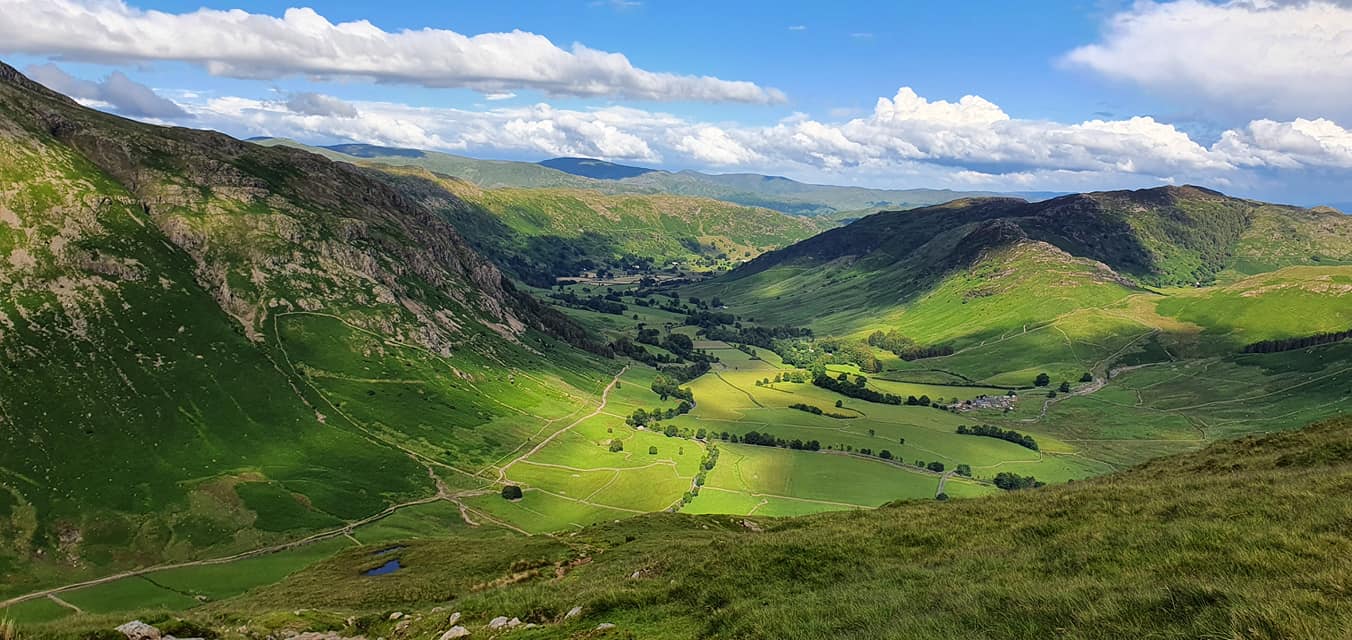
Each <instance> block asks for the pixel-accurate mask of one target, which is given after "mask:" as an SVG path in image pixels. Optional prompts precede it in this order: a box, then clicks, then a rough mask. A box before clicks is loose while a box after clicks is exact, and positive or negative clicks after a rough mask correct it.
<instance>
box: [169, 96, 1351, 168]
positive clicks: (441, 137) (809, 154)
mask: <svg viewBox="0 0 1352 640" xmlns="http://www.w3.org/2000/svg"><path fill="white" fill-rule="evenodd" d="M175 95H178V96H180V97H181V96H185V95H188V94H187V93H186V92H184V93H177V94H175ZM320 98H322V99H320V100H319V101H318V103H317V104H319V105H320V106H319V107H314V106H313V104H312V102H314V101H315V98H313V97H311V96H308V95H306V96H304V104H303V105H298V104H297V102H298V100H299V99H300V97H299V96H297V95H293V96H289V98H288V99H287V100H285V101H276V100H255V99H248V98H240V97H215V98H212V97H200V98H197V99H187V98H182V99H183V105H184V108H186V109H187V110H188V111H189V112H190V113H191V114H192V116H194V117H195V118H196V119H197V122H198V123H200V124H201V125H202V126H207V127H212V128H216V129H220V130H224V131H228V132H231V133H234V134H236V135H240V136H252V135H269V136H279V137H289V138H296V139H300V140H303V141H309V142H320V143H332V142H364V143H369V144H377V145H384V146H397V147H413V148H420V149H432V150H442V151H450V152H459V153H466V154H469V155H481V156H482V155H488V156H500V155H504V154H506V155H517V156H525V157H540V156H563V155H567V156H588V157H597V158H603V159H608V160H619V161H630V162H641V163H645V164H655V163H665V164H667V165H669V166H681V167H696V168H700V167H702V168H716V169H720V170H730V169H735V170H739V171H756V172H761V173H774V174H784V175H793V176H796V177H800V178H806V179H814V180H818V181H824V182H832V183H844V184H851V183H854V184H870V185H879V184H882V185H889V186H932V187H945V186H946V187H953V188H962V189H971V188H981V189H1042V190H1067V191H1069V190H1092V189H1101V188H1127V187H1141V186H1150V185H1158V184H1181V183H1185V182H1192V183H1198V184H1204V185H1210V186H1213V187H1217V188H1223V189H1232V188H1239V189H1243V188H1264V189H1271V188H1273V186H1272V185H1280V184H1282V183H1290V184H1309V182H1310V180H1311V178H1310V177H1311V176H1315V175H1318V176H1321V177H1322V179H1323V180H1324V181H1325V182H1329V183H1330V184H1335V185H1336V184H1341V182H1340V181H1345V180H1346V179H1347V178H1349V177H1352V131H1349V130H1348V129H1346V128H1344V127H1342V126H1340V125H1338V124H1337V123H1335V122H1333V121H1330V120H1322V119H1321V120H1306V119H1295V120H1292V121H1288V122H1278V121H1273V120H1255V121H1252V122H1250V123H1248V124H1247V125H1246V126H1243V127H1238V128H1234V129H1231V130H1228V131H1225V132H1224V133H1222V134H1221V135H1220V137H1219V140H1218V142H1216V143H1215V144H1213V145H1211V146H1210V147H1207V146H1203V145H1201V144H1199V143H1198V142H1196V141H1195V140H1193V139H1192V138H1190V137H1189V136H1188V135H1187V134H1186V133H1185V132H1183V131H1181V130H1179V129H1178V128H1176V127H1174V126H1173V125H1171V124H1168V123H1164V122H1159V121H1157V120H1155V119H1153V118H1150V117H1134V118H1128V119H1122V120H1107V119H1103V120H1088V121H1085V122H1079V123H1060V122H1053V121H1045V120H1026V119H1021V118H1016V117H1012V116H1010V115H1009V114H1007V113H1006V112H1005V111H1004V110H1003V109H1001V108H1000V107H999V106H998V105H996V104H993V103H991V102H989V101H987V100H985V99H982V98H980V97H978V96H966V97H963V98H961V99H959V100H957V101H954V102H949V101H942V100H933V101H931V100H927V99H925V98H923V97H921V96H919V95H917V94H916V93H915V92H914V91H913V90H911V89H909V88H906V87H903V88H901V89H899V90H898V91H897V93H896V95H894V96H893V97H891V98H882V99H879V100H878V102H877V105H876V106H875V108H874V110H873V111H872V112H871V113H869V114H867V115H864V116H861V117H857V118H854V119H850V120H844V121H840V120H836V121H820V120H816V119H813V118H811V117H810V116H808V115H806V114H802V113H794V114H792V115H790V116H788V117H786V118H784V119H782V120H780V121H779V122H777V123H774V124H771V125H767V126H747V125H739V124H736V123H711V122H703V121H699V120H694V119H690V118H686V117H682V116H677V115H673V114H670V113H664V112H660V111H648V110H642V109H636V108H631V107H620V106H609V107H603V108H591V109H561V108H556V107H554V106H551V105H549V104H543V103H541V104H535V105H529V106H519V107H518V106H502V107H497V108H489V109H486V110H464V109H451V108H431V107H413V106H408V105H403V104H396V103H388V102H366V101H363V102H355V103H351V104H349V103H346V102H341V101H338V100H337V99H336V98H331V97H329V96H321V97H320ZM328 100H333V101H335V102H336V103H337V104H340V105H344V106H346V107H349V108H351V109H352V112H356V113H357V114H359V116H358V117H349V116H348V115H347V113H349V112H348V111H346V109H343V108H337V107H333V106H332V105H333V104H334V103H330V102H328ZM325 107H328V108H325ZM1302 181H1303V182H1302Z"/></svg>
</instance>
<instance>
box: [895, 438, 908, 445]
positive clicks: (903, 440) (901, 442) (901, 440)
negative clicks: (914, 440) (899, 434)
mask: <svg viewBox="0 0 1352 640" xmlns="http://www.w3.org/2000/svg"><path fill="white" fill-rule="evenodd" d="M897 444H906V438H897Z"/></svg>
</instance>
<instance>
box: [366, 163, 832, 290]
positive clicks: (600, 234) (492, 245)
mask: <svg viewBox="0 0 1352 640" xmlns="http://www.w3.org/2000/svg"><path fill="white" fill-rule="evenodd" d="M373 168H374V169H375V170H374V171H373V172H372V173H371V175H373V177H376V178H377V179H380V180H383V181H385V182H387V183H389V184H390V185H391V186H393V187H394V188H395V189H397V190H399V191H400V192H402V193H404V194H406V195H408V196H409V197H411V198H413V199H415V200H417V201H419V202H421V203H423V204H424V205H426V206H427V207H428V208H430V209H432V210H434V211H437V212H438V213H440V214H442V215H443V216H445V217H446V219H447V220H448V221H449V222H450V223H451V224H452V225H454V226H455V227H456V229H458V230H461V232H462V234H464V236H465V237H466V239H467V240H468V241H469V242H470V243H471V244H472V245H474V247H475V248H476V249H477V250H479V251H480V252H482V253H483V254H484V255H486V256H488V257H490V258H492V259H493V260H494V262H496V263H497V264H498V265H500V266H502V267H503V268H505V269H508V270H509V271H510V272H512V273H513V274H514V275H516V276H517V277H519V278H522V279H524V280H526V281H528V282H531V283H532V284H538V285H541V286H550V285H551V284H553V282H554V279H555V278H558V277H568V276H577V275H579V274H580V273H582V272H584V271H597V270H603V269H610V270H619V271H638V272H652V271H656V270H660V269H666V268H668V267H671V266H672V265H673V264H674V265H677V266H679V267H681V268H684V269H691V270H699V271H707V270H712V269H729V268H731V267H732V266H735V265H736V264H739V263H741V262H743V261H746V260H749V259H751V258H753V257H755V256H758V255H760V254H761V253H764V252H765V251H768V250H770V249H777V248H780V247H784V246H787V245H790V244H793V243H794V242H797V241H799V240H804V239H806V238H808V237H810V236H812V235H813V234H815V233H816V232H818V231H820V230H821V229H825V228H829V227H830V226H831V225H830V223H819V222H817V221H815V220H812V219H809V218H801V217H795V216H788V215H785V214H782V213H779V212H777V211H771V210H769V209H760V208H753V207H742V206H737V205H731V204H728V203H725V202H721V201H718V200H712V199H708V198H693V197H684V196H671V195H649V194H621V195H611V194H602V193H598V192H595V191H586V190H580V189H515V188H510V189H509V188H500V189H480V188H478V187H476V186H474V185H472V184H470V183H468V182H465V181H462V180H459V179H456V178H448V177H446V176H443V175H439V174H435V173H432V172H430V171H427V170H422V169H418V168H414V167H389V166H384V165H374V167H373ZM635 267H638V268H637V269H635Z"/></svg>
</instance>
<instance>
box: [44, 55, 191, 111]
mask: <svg viewBox="0 0 1352 640" xmlns="http://www.w3.org/2000/svg"><path fill="white" fill-rule="evenodd" d="M24 73H25V74H27V75H28V77H30V78H32V79H34V80H36V81H38V82H40V83H42V84H43V85H45V86H46V87H47V88H49V89H52V90H53V91H57V92H60V93H64V94H66V95H68V96H70V97H72V98H75V99H77V100H83V101H86V102H91V103H94V104H100V105H108V106H111V107H112V109H113V110H114V111H117V112H118V113H121V114H123V115H127V116H133V117H137V118H154V119H161V120H170V119H176V118H185V117H187V116H188V113H187V112H186V111H184V110H183V108H182V107H180V106H178V104H176V103H174V101H172V100H169V99H168V98H164V97H162V96H160V95H159V94H156V93H155V91H154V90H153V89H151V88H150V87H147V86H145V85H143V84H141V83H139V82H136V81H135V80H132V79H131V78H128V77H127V76H125V75H123V74H122V72H120V71H114V72H113V73H112V74H110V75H109V76H108V77H107V78H104V79H103V80H102V81H101V82H91V81H89V80H82V79H80V78H76V77H74V76H72V75H70V74H68V73H66V72H65V71H63V70H62V69H61V68H60V67H58V66H56V65H54V64H50V63H49V64H40V65H33V66H30V67H28V68H27V69H25V70H24Z"/></svg>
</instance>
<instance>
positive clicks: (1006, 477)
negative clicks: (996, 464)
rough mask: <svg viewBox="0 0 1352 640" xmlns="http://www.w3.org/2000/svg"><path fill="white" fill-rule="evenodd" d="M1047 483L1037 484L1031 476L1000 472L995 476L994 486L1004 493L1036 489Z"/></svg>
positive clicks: (1035, 479) (1036, 480)
mask: <svg viewBox="0 0 1352 640" xmlns="http://www.w3.org/2000/svg"><path fill="white" fill-rule="evenodd" d="M1046 484H1047V483H1045V482H1039V481H1038V479H1037V478H1034V477H1033V476H1021V475H1019V474H1017V473H1010V472H1008V471H1001V472H1000V473H997V474H995V486H996V487H999V488H1001V489H1004V490H1005V491H1017V490H1019V489H1036V488H1038V487H1041V486H1045V485H1046Z"/></svg>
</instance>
